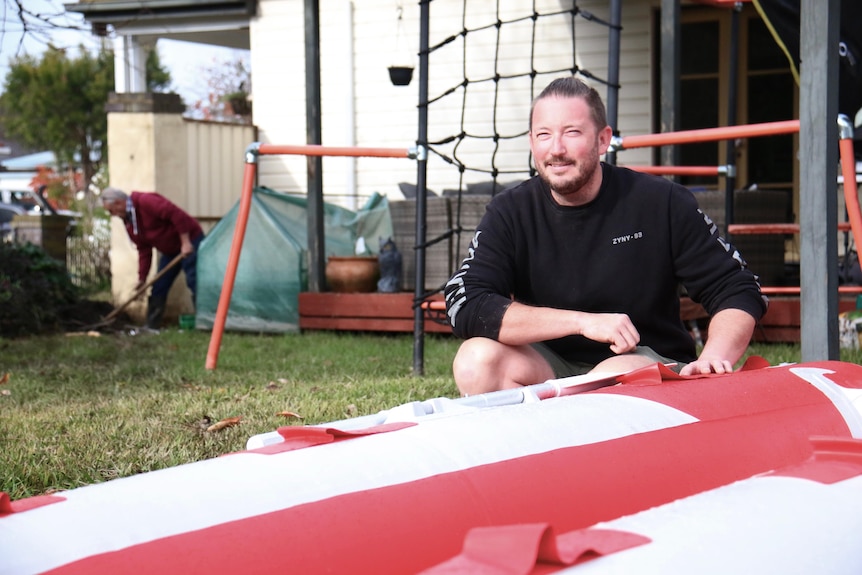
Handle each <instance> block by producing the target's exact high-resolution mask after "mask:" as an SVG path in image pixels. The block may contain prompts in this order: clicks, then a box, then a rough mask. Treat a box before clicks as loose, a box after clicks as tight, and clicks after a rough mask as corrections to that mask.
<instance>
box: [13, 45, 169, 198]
mask: <svg viewBox="0 0 862 575" xmlns="http://www.w3.org/2000/svg"><path fill="white" fill-rule="evenodd" d="M146 65H147V67H146V78H147V87H148V89H150V90H152V91H158V90H162V89H166V88H167V87H168V86H169V85H170V83H171V75H170V72H168V71H167V70H166V69H165V68H164V67H162V64H161V61H160V60H159V56H158V53H157V52H156V51H155V50H153V51H152V52H150V54H149V56H148V57H147V63H146ZM113 90H114V55H113V52H111V51H108V50H101V51H99V52H98V53H95V54H91V53H90V52H88V51H87V50H86V49H85V48H84V47H83V46H81V47H80V48H79V54H78V56H77V57H74V58H69V57H68V55H67V54H66V51H65V50H60V49H57V48H53V47H49V48H48V50H47V51H46V52H45V53H44V55H43V56H42V59H41V60H37V59H36V58H34V57H32V56H27V55H24V56H18V57H16V58H14V59H13V60H12V62H11V65H10V69H9V73H8V74H7V75H6V78H5V81H4V85H3V94H2V95H0V122H2V124H3V125H4V127H5V129H6V133H7V135H8V136H9V137H11V138H15V139H17V140H19V141H21V142H22V143H24V144H26V145H27V146H29V147H31V148H35V149H42V150H51V151H52V152H54V154H55V156H56V157H57V162H58V164H59V167H60V169H61V170H62V169H63V168H67V169H70V170H71V169H72V168H73V167H75V166H80V167H81V172H82V176H83V177H82V178H81V179H80V181H81V185H82V188H81V189H83V190H84V191H85V192H86V191H87V190H89V185H90V182H91V181H92V179H93V175H94V174H95V173H96V172H98V170H99V168H100V166H101V163H102V160H103V159H104V158H106V157H107V132H108V115H107V112H106V111H105V104H106V103H107V101H108V94H109V93H110V92H112V91H113ZM70 181H72V180H70ZM71 191H72V192H73V193H74V192H76V191H80V189H79V190H71Z"/></svg>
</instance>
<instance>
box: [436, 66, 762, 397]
mask: <svg viewBox="0 0 862 575" xmlns="http://www.w3.org/2000/svg"><path fill="white" fill-rule="evenodd" d="M529 122H530V124H529V127H530V131H529V138H530V150H531V152H532V155H533V160H534V162H535V166H536V170H537V172H538V175H537V176H535V177H533V178H531V179H529V180H527V181H525V182H523V183H521V184H519V185H517V186H515V187H513V188H510V189H508V190H505V191H503V192H501V193H500V194H497V195H496V196H495V197H494V198H492V200H491V201H490V203H489V204H488V207H487V209H486V212H485V215H484V216H483V217H482V220H481V221H480V223H479V226H478V227H477V229H476V233H475V235H474V237H473V239H472V241H471V243H470V245H469V247H468V250H467V256H466V258H465V259H464V261H463V263H462V265H461V267H460V269H459V270H458V271H457V272H456V273H455V274H454V275H453V276H452V278H451V279H450V280H449V281H448V282H447V284H446V287H445V290H444V291H445V298H446V313H447V316H448V320H449V323H450V324H451V326H452V329H453V331H454V333H455V335H457V336H459V337H461V338H464V339H465V341H464V342H462V344H461V346H460V348H459V350H458V352H457V354H456V356H455V359H454V361H453V373H454V376H455V383H456V384H457V386H458V389H459V391H460V392H461V393H462V394H464V395H468V394H469V395H474V394H478V393H485V392H489V391H495V390H499V389H506V388H513V387H517V386H519V385H528V384H533V383H540V382H543V381H546V380H548V379H552V378H560V377H567V376H571V375H578V374H582V373H586V372H589V371H591V370H596V371H605V372H625V371H629V370H632V369H636V368H639V367H643V366H645V365H649V364H652V363H655V362H662V363H675V364H676V369H677V370H678V371H679V373H681V374H683V375H690V374H706V373H728V372H731V371H733V366H734V364H735V363H736V362H737V361H738V360H739V358H740V357H742V354H743V353H744V352H745V349H746V348H747V346H748V343H749V341H750V339H751V335H752V333H753V330H754V326H755V323H756V321H757V320H758V319H760V317H761V316H762V315H763V314H764V313H765V311H766V307H767V299H766V298H765V297H764V296H763V294H762V293H761V290H760V284H759V283H758V277H757V276H756V275H754V274H753V273H752V272H751V271H750V270H749V269H748V267H747V265H746V263H745V260H744V259H743V258H742V256H741V255H740V254H739V252H738V251H736V250H735V249H734V248H733V246H731V245H730V244H729V243H727V242H726V241H725V240H724V239H723V238H722V237H720V235H719V233H718V229H717V227H716V226H715V224H713V222H712V221H711V220H710V219H709V217H708V216H707V215H706V214H704V213H703V212H702V211H701V210H700V209H699V208H698V205H697V200H696V199H695V197H694V195H693V194H692V193H691V191H689V190H688V189H686V188H684V187H682V186H680V185H678V184H675V183H673V182H671V181H669V180H667V179H664V178H661V177H656V176H651V175H646V174H642V173H638V172H634V171H631V170H628V169H625V168H621V167H616V166H613V165H610V164H606V163H603V162H601V161H600V156H601V154H603V153H605V151H606V150H607V148H608V145H609V144H610V141H611V128H610V127H609V126H608V125H607V117H606V112H605V107H604V104H603V102H602V99H601V97H600V96H599V94H598V92H596V90H595V89H593V88H592V87H590V86H588V85H587V84H585V83H584V82H582V81H581V80H579V79H577V78H574V77H567V78H560V79H556V80H554V81H553V82H551V83H550V84H549V85H548V86H547V87H546V88H545V89H544V90H543V91H542V92H541V94H539V96H538V97H537V98H536V99H535V100H534V101H533V104H532V109H531V111H530V120H529ZM680 284H681V285H683V286H684V287H685V289H686V290H687V292H688V295H689V296H690V297H691V298H692V299H693V300H694V301H696V302H698V303H700V304H702V305H703V306H704V308H705V309H706V311H707V312H708V313H709V314H710V315H711V321H710V324H709V337H708V338H707V341H706V344H705V345H704V347H703V350H702V352H701V353H700V356H699V357H698V356H697V354H696V348H695V344H694V341H693V339H692V337H691V336H690V335H689V333H688V331H687V330H686V329H685V326H684V325H683V323H682V320H681V319H680V308H679V293H680V292H679V286H680Z"/></svg>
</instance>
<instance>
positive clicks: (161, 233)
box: [125, 192, 203, 282]
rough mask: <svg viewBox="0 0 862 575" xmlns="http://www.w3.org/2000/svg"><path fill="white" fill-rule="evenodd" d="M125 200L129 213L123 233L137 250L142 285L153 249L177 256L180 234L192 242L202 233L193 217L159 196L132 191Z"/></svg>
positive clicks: (151, 260) (153, 193) (150, 262)
mask: <svg viewBox="0 0 862 575" xmlns="http://www.w3.org/2000/svg"><path fill="white" fill-rule="evenodd" d="M129 197H130V198H131V200H132V210H127V212H126V218H125V224H126V231H127V232H128V233H129V237H130V238H131V239H132V242H134V244H135V245H136V246H137V247H138V280H139V281H141V282H143V281H145V280H146V279H147V274H148V273H149V272H150V266H151V265H152V262H153V248H156V249H157V250H159V251H160V252H161V253H163V254H166V255H175V254H178V253H180V249H181V246H182V244H181V242H180V234H182V233H188V234H189V240H194V239H195V238H197V237H198V236H200V235H201V234H203V229H201V226H200V224H199V223H198V222H197V221H196V220H195V219H194V218H193V217H191V216H190V215H188V214H187V213H185V212H184V211H183V210H181V209H180V208H179V207H177V206H176V205H175V204H173V203H172V202H171V201H170V200H168V199H167V198H165V197H164V196H162V195H159V194H157V193H155V192H146V193H145V192H132V193H131V194H130V196H129ZM133 215H134V218H135V221H133V220H132V217H133ZM136 224H137V225H136Z"/></svg>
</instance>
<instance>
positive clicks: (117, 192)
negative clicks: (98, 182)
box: [99, 188, 129, 202]
mask: <svg viewBox="0 0 862 575" xmlns="http://www.w3.org/2000/svg"><path fill="white" fill-rule="evenodd" d="M128 197H129V196H128V195H126V192H124V191H123V190H121V189H120V188H105V189H104V190H102V193H101V194H100V195H99V199H101V200H102V201H103V202H112V201H114V200H123V201H126V199H128Z"/></svg>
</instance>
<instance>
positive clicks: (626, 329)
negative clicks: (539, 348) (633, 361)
mask: <svg viewBox="0 0 862 575" xmlns="http://www.w3.org/2000/svg"><path fill="white" fill-rule="evenodd" d="M567 335H582V336H584V337H586V338H587V339H591V340H593V341H598V342H601V343H606V344H608V345H609V347H610V350H611V351H612V352H613V353H628V352H630V351H632V350H633V349H634V348H635V347H636V346H637V344H638V343H639V342H640V334H639V333H638V331H637V329H636V328H635V326H634V324H633V323H632V321H631V319H630V318H629V316H627V315H626V314H623V313H587V312H583V311H576V310H562V309H553V308H547V307H532V306H527V305H524V304H519V303H517V302H512V304H511V305H510V306H509V308H508V309H507V310H506V313H505V314H504V315H503V323H502V324H501V326H500V334H499V336H498V340H499V341H500V342H501V343H505V344H508V345H524V344H528V343H535V342H537V341H547V340H549V339H557V338H560V337H565V336H567Z"/></svg>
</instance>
